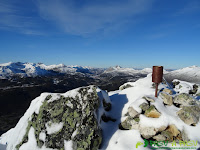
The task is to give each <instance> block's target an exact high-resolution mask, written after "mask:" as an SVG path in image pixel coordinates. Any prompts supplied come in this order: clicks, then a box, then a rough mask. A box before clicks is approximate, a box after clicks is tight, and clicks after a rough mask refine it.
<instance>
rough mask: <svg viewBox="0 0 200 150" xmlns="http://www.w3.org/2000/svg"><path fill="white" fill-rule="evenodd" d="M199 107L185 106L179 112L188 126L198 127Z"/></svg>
mask: <svg viewBox="0 0 200 150" xmlns="http://www.w3.org/2000/svg"><path fill="white" fill-rule="evenodd" d="M199 112H200V107H199V106H183V108H182V109H181V110H179V111H178V112H177V115H178V116H179V117H180V119H181V120H182V121H183V122H185V123H186V124H188V125H196V124H197V123H198V122H199V118H200V113H199Z"/></svg>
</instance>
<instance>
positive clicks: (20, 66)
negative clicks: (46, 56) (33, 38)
mask: <svg viewBox="0 0 200 150" xmlns="http://www.w3.org/2000/svg"><path fill="white" fill-rule="evenodd" d="M78 72H79V73H90V74H92V73H98V69H97V68H92V67H83V66H77V65H74V66H70V65H69V66H66V65H64V64H58V65H45V64H43V63H22V62H16V63H14V62H9V63H4V64H0V78H6V77H11V76H15V75H18V76H21V77H35V76H43V75H52V74H56V73H65V74H75V73H78ZM99 72H102V69H99Z"/></svg>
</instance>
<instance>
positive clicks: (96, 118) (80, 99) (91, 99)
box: [0, 86, 110, 150]
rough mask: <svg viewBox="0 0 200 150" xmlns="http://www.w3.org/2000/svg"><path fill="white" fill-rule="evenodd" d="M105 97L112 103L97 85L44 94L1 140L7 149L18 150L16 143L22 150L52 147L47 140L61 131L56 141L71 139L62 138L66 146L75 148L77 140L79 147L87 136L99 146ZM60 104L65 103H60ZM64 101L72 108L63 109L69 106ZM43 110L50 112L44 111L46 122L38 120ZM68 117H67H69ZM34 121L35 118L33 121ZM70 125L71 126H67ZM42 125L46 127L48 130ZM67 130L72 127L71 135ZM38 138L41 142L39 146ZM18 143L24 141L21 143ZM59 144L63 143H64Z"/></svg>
mask: <svg viewBox="0 0 200 150" xmlns="http://www.w3.org/2000/svg"><path fill="white" fill-rule="evenodd" d="M97 94H98V95H97ZM98 96H99V97H98ZM69 98H70V99H74V101H71V100H70V99H69ZM103 100H105V101H106V102H110V98H109V97H108V95H106V93H105V92H104V91H102V90H101V89H99V88H96V87H95V86H88V87H82V88H77V89H74V90H71V91H69V92H66V93H64V94H57V93H43V94H41V95H40V96H39V97H37V98H36V99H34V100H33V101H32V102H31V105H30V107H29V108H28V109H27V111H26V113H25V114H24V116H23V117H22V118H21V119H20V121H19V122H18V124H17V125H16V127H15V128H13V129H11V130H9V131H8V132H6V133H5V134H3V135H2V136H1V137H0V143H1V144H4V145H5V144H7V150H16V149H17V148H16V146H17V147H18V148H19V150H27V148H28V147H33V149H34V150H43V149H44V150H46V149H47V150H50V149H52V148H47V146H46V145H49V144H51V143H46V142H49V141H48V140H49V139H51V138H54V136H55V135H56V134H58V133H59V134H60V133H61V135H59V136H60V138H59V139H56V140H58V142H59V141H62V140H63V139H68V140H65V141H63V144H64V147H65V148H70V147H71V149H72V143H76V144H77V143H78V145H77V146H80V145H81V144H82V143H81V142H83V143H84V141H83V140H84V138H86V139H85V140H88V142H89V141H90V140H91V141H92V140H93V142H92V143H93V144H96V145H93V147H95V146H97V147H98V144H100V143H101V131H100V127H99V125H100V122H101V116H102V114H103V113H105V111H104V107H103ZM69 102H71V105H70V107H69V105H68V103H69ZM75 102H76V103H75ZM59 103H62V104H61V105H60V104H59ZM64 103H66V106H67V107H69V108H68V109H67V110H66V113H65V112H64V111H63V110H64V107H66V106H64V105H65V104H64ZM57 107H59V109H58V110H56V108H57ZM51 109H52V110H51ZM69 110H74V112H72V113H70V112H69ZM44 111H46V112H45V113H47V114H44V115H46V116H47V118H46V117H45V116H44V117H42V118H44V119H45V118H46V120H47V122H46V123H45V121H44V120H38V118H39V117H41V115H42V114H43V113H44ZM51 111H53V113H50V114H48V112H51ZM62 111H63V112H64V114H63V115H62V114H61V113H62ZM90 111H91V112H90ZM49 115H51V116H52V117H53V120H49V119H48V116H49ZM61 115H62V117H61ZM57 116H60V117H61V118H60V119H59V117H57ZM65 116H68V118H67V117H65ZM49 117H50V116H49ZM50 118H51V117H50ZM63 119H64V120H63ZM65 119H66V120H65ZM74 119H75V120H74ZM82 119H83V120H88V121H87V122H86V123H83V122H80V121H81V120H82ZM32 120H36V121H33V122H32ZM48 120H49V121H48ZM38 121H39V122H38ZM38 123H39V124H38ZM82 123H83V124H85V125H83V124H82ZM67 124H69V125H70V126H69V127H68V125H67ZM42 128H45V130H43V129H42ZM64 128H66V129H64ZM70 128H71V129H70ZM36 129H37V130H36ZM40 130H41V131H40ZM66 130H67V131H68V130H69V135H63V134H65V132H66ZM87 130H88V131H87ZM38 132H39V133H38ZM82 132H84V133H82ZM26 134H27V139H28V140H27V142H22V141H24V140H25V139H26V136H25V135H26ZM79 134H83V135H84V134H86V135H85V136H87V134H89V135H88V137H82V138H81V139H79V138H80V137H79ZM37 135H38V136H37ZM62 136H66V137H65V138H64V137H62ZM47 139H48V140H47ZM38 140H39V143H40V145H39V146H38ZM72 140H73V142H72ZM25 141H26V140H25ZM42 141H43V142H42ZM70 141H71V142H70ZM41 142H42V143H44V144H42V143H41ZM85 142H87V141H85ZM19 143H21V144H20V145H19ZM60 144H61V145H62V142H61V143H60ZM90 144H91V143H90ZM88 145H89V143H88ZM73 146H74V145H73ZM86 146H87V144H86ZM77 148H78V147H77ZM54 149H56V148H54ZM74 149H76V146H74Z"/></svg>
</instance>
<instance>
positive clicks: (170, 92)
mask: <svg viewBox="0 0 200 150" xmlns="http://www.w3.org/2000/svg"><path fill="white" fill-rule="evenodd" d="M163 92H165V93H167V94H170V95H172V93H173V92H172V90H170V89H164V90H163Z"/></svg>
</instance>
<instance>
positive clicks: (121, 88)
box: [119, 83, 133, 91]
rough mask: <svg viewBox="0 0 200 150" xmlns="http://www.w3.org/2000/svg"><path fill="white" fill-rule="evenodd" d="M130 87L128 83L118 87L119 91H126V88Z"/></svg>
mask: <svg viewBox="0 0 200 150" xmlns="http://www.w3.org/2000/svg"><path fill="white" fill-rule="evenodd" d="M130 87H133V86H132V85H130V84H128V83H125V84H123V85H121V86H120V87H119V90H121V91H122V90H124V89H127V88H130Z"/></svg>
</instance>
